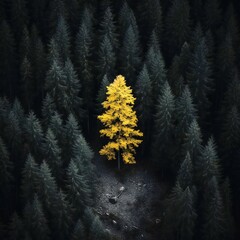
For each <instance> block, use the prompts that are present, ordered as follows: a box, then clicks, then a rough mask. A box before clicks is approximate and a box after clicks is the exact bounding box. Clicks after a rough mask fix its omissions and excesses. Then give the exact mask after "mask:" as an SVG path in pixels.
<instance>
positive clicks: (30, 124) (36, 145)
mask: <svg viewBox="0 0 240 240" xmlns="http://www.w3.org/2000/svg"><path fill="white" fill-rule="evenodd" d="M24 134H25V137H26V141H27V144H28V147H29V148H30V149H29V150H31V152H32V153H33V154H34V156H38V159H40V157H41V155H42V149H43V144H44V135H43V130H42V126H41V124H40V121H39V119H38V118H37V117H36V115H35V114H34V113H33V112H32V111H31V112H30V113H29V114H28V116H27V118H26V122H25V125H24Z"/></svg>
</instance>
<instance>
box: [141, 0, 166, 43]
mask: <svg viewBox="0 0 240 240" xmlns="http://www.w3.org/2000/svg"><path fill="white" fill-rule="evenodd" d="M138 12H139V21H140V25H141V26H143V29H144V35H145V33H146V36H149V35H150V34H151V32H152V30H153V29H155V31H156V34H157V36H158V38H159V39H160V40H162V28H163V20H162V7H161V4H160V1H158V0H153V1H152V0H147V1H141V3H140V4H139V5H138ZM143 37H145V36H143Z"/></svg>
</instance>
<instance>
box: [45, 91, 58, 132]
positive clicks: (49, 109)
mask: <svg viewBox="0 0 240 240" xmlns="http://www.w3.org/2000/svg"><path fill="white" fill-rule="evenodd" d="M56 110H57V107H56V104H55V102H54V100H53V99H52V97H51V96H50V95H49V94H48V93H47V95H46V97H45V98H44V100H43V104H42V118H43V120H42V121H43V125H44V127H45V128H47V126H49V124H50V121H51V118H52V116H53V115H54V113H55V112H56Z"/></svg>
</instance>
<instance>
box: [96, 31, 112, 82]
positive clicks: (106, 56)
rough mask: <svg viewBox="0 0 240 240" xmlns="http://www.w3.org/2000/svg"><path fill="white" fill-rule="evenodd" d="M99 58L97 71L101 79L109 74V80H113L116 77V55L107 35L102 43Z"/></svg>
mask: <svg viewBox="0 0 240 240" xmlns="http://www.w3.org/2000/svg"><path fill="white" fill-rule="evenodd" d="M98 56H99V58H98V60H97V70H98V73H99V79H102V78H103V76H104V75H105V74H107V76H108V78H109V79H112V78H113V77H114V73H115V67H116V54H115V50H114V47H113V46H112V44H111V41H110V39H109V38H108V36H107V34H106V35H105V36H104V38H103V40H102V42H101V43H100V49H99V55H98Z"/></svg>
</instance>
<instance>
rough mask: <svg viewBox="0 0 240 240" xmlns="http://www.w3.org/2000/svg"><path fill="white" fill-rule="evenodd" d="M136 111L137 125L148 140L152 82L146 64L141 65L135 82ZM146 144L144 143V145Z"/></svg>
mask: <svg viewBox="0 0 240 240" xmlns="http://www.w3.org/2000/svg"><path fill="white" fill-rule="evenodd" d="M135 89H136V97H137V108H136V109H137V113H138V117H139V125H140V127H141V128H142V130H143V133H144V136H145V141H146V143H147V142H148V141H149V137H150V135H149V133H150V125H151V115H152V103H153V98H152V91H153V88H152V84H151V80H150V77H149V74H148V70H147V67H146V65H145V64H144V65H143V68H142V70H141V72H140V73H139V75H138V78H137V82H136V86H135ZM145 146H146V145H145Z"/></svg>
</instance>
